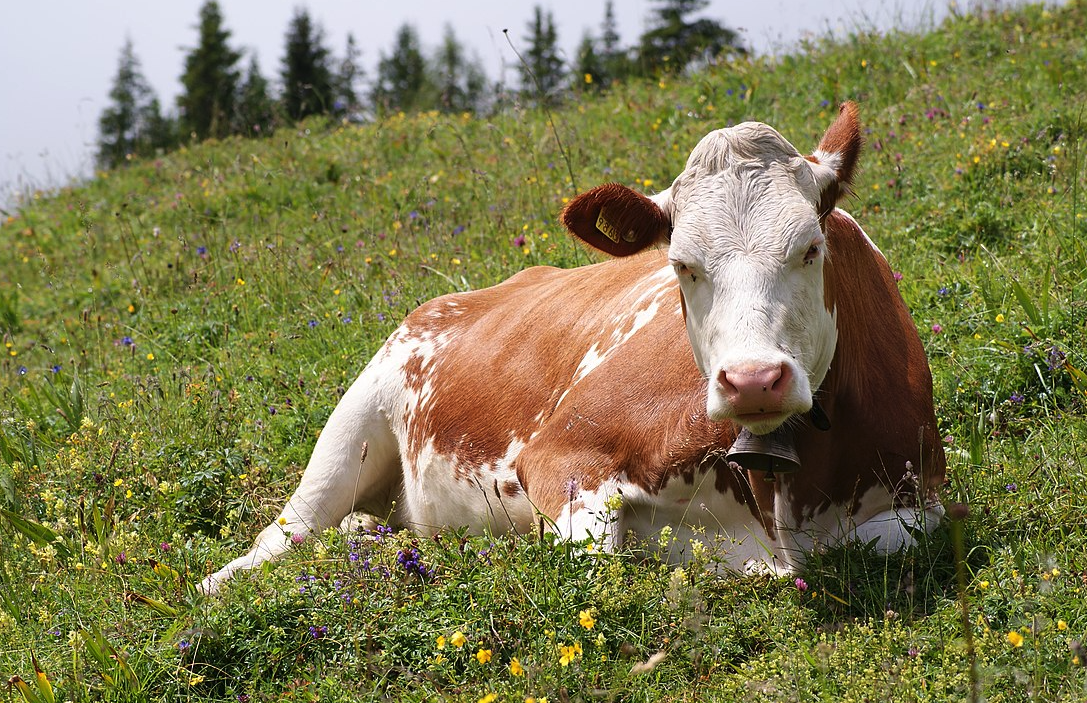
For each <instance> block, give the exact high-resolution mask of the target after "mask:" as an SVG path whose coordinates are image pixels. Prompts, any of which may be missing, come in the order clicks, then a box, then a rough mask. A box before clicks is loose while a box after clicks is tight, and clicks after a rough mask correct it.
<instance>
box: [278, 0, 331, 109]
mask: <svg viewBox="0 0 1087 703" xmlns="http://www.w3.org/2000/svg"><path fill="white" fill-rule="evenodd" d="M324 41H325V39H324V31H323V30H322V29H321V28H320V27H319V26H317V25H315V24H314V23H313V21H312V20H311V19H310V16H309V12H308V11H307V10H305V9H304V8H299V9H296V10H295V12H294V17H293V18H292V19H291V23H290V26H289V27H288V29H287V52H286V54H285V55H284V57H283V68H282V71H281V74H280V75H281V77H282V79H283V108H284V112H286V114H287V117H289V118H290V119H292V120H301V119H303V118H305V117H309V116H310V115H318V114H323V113H329V112H332V109H333V103H334V102H335V88H334V86H333V79H332V70H331V69H330V68H329V61H330V59H329V51H328V48H327V47H326V46H325V44H324Z"/></svg>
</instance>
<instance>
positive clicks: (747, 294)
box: [201, 103, 945, 593]
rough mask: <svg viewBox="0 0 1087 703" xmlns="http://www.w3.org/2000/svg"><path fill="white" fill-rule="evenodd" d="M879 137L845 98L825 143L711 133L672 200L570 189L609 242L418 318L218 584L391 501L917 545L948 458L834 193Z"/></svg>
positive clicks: (609, 531) (709, 534) (425, 515)
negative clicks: (810, 146)
mask: <svg viewBox="0 0 1087 703" xmlns="http://www.w3.org/2000/svg"><path fill="white" fill-rule="evenodd" d="M861 146H862V137H861V128H860V123H859V119H858V109H857V107H856V105H855V104H853V103H844V104H842V105H841V107H840V109H839V112H838V115H837V117H836V119H835V120H834V122H833V124H831V126H830V127H829V128H828V129H827V131H826V133H825V134H824V136H823V138H822V140H821V141H820V143H819V145H818V147H817V148H816V149H815V150H814V151H813V152H812V153H811V154H809V155H807V156H804V155H801V153H800V152H798V151H797V149H796V148H795V147H794V146H793V145H792V144H790V143H789V142H788V141H786V139H785V138H784V137H782V136H781V135H780V134H779V133H778V132H777V131H775V130H774V129H773V128H771V127H769V126H767V125H765V124H762V123H758V122H745V123H742V124H738V125H735V126H733V127H729V128H725V129H718V130H716V131H713V132H710V133H709V134H708V135H706V136H705V137H704V138H703V139H702V140H701V141H700V142H699V143H698V144H697V146H695V148H694V150H693V151H692V152H691V154H690V157H689V158H688V159H687V163H686V167H685V168H684V170H683V172H682V173H680V174H679V176H678V177H676V179H675V181H674V182H673V183H672V185H671V186H670V187H669V188H667V189H666V190H664V191H662V192H660V193H656V194H654V195H651V196H646V195H642V194H640V193H637V192H635V191H634V190H632V189H630V188H627V187H625V186H623V185H619V184H615V183H610V184H605V185H601V186H599V187H596V188H593V189H591V190H589V191H587V192H585V193H583V194H581V195H579V196H578V197H576V198H574V199H573V200H572V201H570V202H569V204H568V205H567V206H566V207H565V209H564V210H563V213H562V220H563V223H564V225H565V226H566V227H567V228H568V229H569V230H570V232H572V234H573V235H575V236H576V237H577V238H579V239H580V240H582V241H583V242H585V243H586V244H588V245H589V246H591V247H593V248H595V249H598V250H600V251H603V252H605V253H607V254H610V255H611V256H612V257H613V258H611V259H609V260H606V261H603V262H601V263H594V264H590V265H586V266H582V267H579V268H574V269H558V268H552V267H543V266H541V267H533V268H529V269H526V270H524V271H521V272H519V273H517V274H516V275H514V276H513V277H512V278H510V279H509V280H507V281H505V282H503V283H500V284H498V285H496V286H494V287H491V288H486V289H483V290H477V291H471V292H466V293H454V294H449V295H444V296H441V297H439V298H436V299H434V300H431V301H429V302H427V303H425V304H423V305H422V306H420V307H419V308H418V309H416V310H415V311H414V312H412V313H411V314H410V315H409V316H408V317H407V318H406V319H405V320H404V322H403V324H401V325H400V327H399V328H398V329H397V330H396V331H395V332H394V333H393V334H392V336H391V337H389V339H388V340H387V341H386V343H385V345H384V346H383V347H382V348H381V349H380V351H379V352H378V353H377V354H376V356H374V358H373V359H372V360H371V361H370V363H369V364H368V365H367V366H366V367H365V369H364V370H363V371H362V373H361V375H359V377H358V379H357V380H356V381H355V382H354V383H353V384H352V385H351V387H350V388H349V389H348V390H347V392H346V393H345V394H344V395H343V397H342V398H341V400H340V401H339V403H338V405H337V406H336V408H335V409H334V411H333V412H332V414H331V416H330V417H329V419H328V422H327V424H326V425H325V427H324V429H323V430H322V432H321V433H320V436H319V437H318V439H317V442H316V445H315V447H314V449H313V453H312V456H311V458H310V460H309V463H308V465H307V467H306V469H305V472H304V473H303V475H302V478H301V481H300V483H299V485H298V488H297V489H296V490H295V492H294V494H293V495H292V496H291V498H290V499H289V500H288V502H287V504H286V506H285V507H284V508H283V510H282V512H281V514H280V515H279V517H278V518H277V519H276V520H275V521H273V522H272V524H271V525H269V526H268V527H267V528H265V529H264V530H263V531H262V532H261V533H260V534H259V535H258V537H257V538H256V542H255V544H254V546H253V548H252V549H251V550H250V551H249V552H248V553H247V554H245V555H244V556H242V557H240V558H238V559H235V560H234V561H232V562H230V563H229V564H227V565H225V566H224V567H223V568H222V569H220V570H219V571H217V572H215V573H213V574H211V575H210V576H208V577H207V578H206V579H205V580H204V582H203V583H202V584H201V586H202V588H203V590H204V591H206V592H209V593H211V592H215V591H216V590H217V589H218V588H219V587H220V586H221V584H223V583H224V582H225V581H226V580H227V579H229V578H231V576H232V575H233V574H234V573H235V572H236V571H238V570H239V569H251V568H253V567H255V566H257V565H259V564H261V563H263V562H265V561H267V560H269V559H273V558H275V557H277V556H279V555H281V554H282V553H284V552H285V551H287V549H288V548H289V546H290V544H291V537H292V536H293V537H295V538H297V536H299V535H305V534H308V533H312V532H320V531H322V530H325V529H327V528H329V527H335V526H338V525H340V524H341V522H343V523H345V524H347V523H350V524H352V525H363V526H370V527H376V525H377V524H378V522H377V520H378V518H381V519H383V520H386V521H387V524H388V525H389V526H390V527H395V528H403V529H408V530H411V531H414V532H415V533H418V534H421V535H428V534H432V533H434V532H436V531H438V530H439V529H441V528H443V527H466V528H467V529H468V530H469V531H470V532H471V533H476V534H480V533H488V532H490V533H493V532H500V531H508V530H513V531H516V532H519V533H526V532H532V531H533V530H537V529H540V527H541V525H543V526H546V527H547V529H550V530H553V531H555V532H557V533H558V535H560V536H561V537H563V538H568V539H572V540H581V539H587V540H591V541H592V543H593V544H594V545H595V547H596V548H599V549H601V550H616V549H618V548H620V547H621V546H622V545H623V544H624V540H626V539H627V538H628V537H629V536H630V535H636V536H639V537H641V538H649V539H646V540H645V542H644V543H647V544H654V543H658V544H659V543H662V541H661V540H660V539H659V537H660V533H661V532H662V531H663V532H664V533H665V534H667V535H670V536H671V539H672V540H673V542H672V544H673V545H691V547H692V548H678V549H676V548H670V549H668V550H667V553H666V554H664V555H663V556H664V557H665V558H668V559H671V560H675V561H680V562H682V561H683V560H685V559H689V558H690V557H689V555H690V554H691V553H693V552H696V551H702V553H705V550H697V549H694V548H693V547H694V546H697V545H693V544H691V541H692V540H693V541H701V542H702V543H703V544H704V545H706V546H710V547H712V548H714V549H716V550H717V551H718V556H717V560H718V562H717V563H718V564H719V568H722V569H725V570H736V571H750V570H752V569H755V570H759V571H765V570H770V571H772V572H774V573H778V574H784V573H790V572H792V571H794V570H795V569H797V568H798V567H799V566H801V565H802V564H803V561H804V559H805V556H806V555H810V554H811V551H812V550H813V549H818V548H822V547H825V546H828V545H834V544H839V543H846V542H850V541H856V542H863V543H874V545H875V548H876V549H878V550H880V551H882V552H885V553H892V552H895V551H898V550H901V549H902V548H904V547H907V546H909V545H912V544H914V543H915V540H917V539H918V538H919V537H920V536H921V535H923V534H924V533H926V532H930V531H931V530H932V529H933V528H934V527H935V526H936V525H937V524H938V523H939V522H940V520H941V518H942V515H943V509H942V507H941V504H940V502H939V496H938V488H939V487H940V485H941V484H942V483H943V481H944V471H945V458H944V453H943V448H942V445H941V441H940V438H939V433H938V429H937V425H936V417H935V412H934V408H933V397H932V378H931V373H930V370H929V366H928V362H927V360H926V357H925V352H924V349H923V348H922V343H921V340H920V337H919V335H918V333H917V329H916V327H915V326H914V324H913V322H912V320H911V317H910V315H909V312H908V310H907V308H906V305H905V304H904V302H903V300H902V298H901V296H900V294H899V292H898V289H897V285H896V282H895V280H894V277H893V274H892V271H891V268H890V267H889V265H888V263H887V261H886V259H885V257H884V256H883V254H882V253H881V252H880V250H879V249H878V248H877V247H876V245H875V244H874V243H873V242H872V240H871V239H869V238H868V236H867V235H866V234H865V232H864V231H863V230H862V229H861V227H860V226H859V225H858V224H857V222H856V221H855V220H854V219H853V218H852V217H851V216H850V215H848V214H847V213H846V212H844V211H843V210H841V209H839V208H838V207H837V204H838V203H839V202H840V201H841V200H842V199H843V198H845V197H846V196H847V195H849V193H850V187H851V184H852V182H853V176H854V171H855V168H856V164H857V160H858V156H859V154H860V151H861ZM777 435H780V437H781V438H780V439H779V440H775V441H774V442H773V443H772V444H778V443H780V444H782V445H783V446H784V448H785V450H786V452H785V453H787V454H792V455H794V456H795V461H794V462H790V461H788V460H786V461H785V462H784V463H781V462H779V463H777V464H775V463H774V462H773V461H772V460H771V461H769V462H764V463H762V464H756V467H755V468H751V467H750V466H748V465H746V464H744V463H740V462H738V461H734V460H733V459H732V458H730V455H729V451H730V449H734V447H733V445H734V443H735V444H736V445H739V444H740V442H739V441H738V439H737V438H738V437H740V438H744V437H746V439H745V440H744V441H746V442H752V441H753V442H755V444H756V446H765V443H764V444H763V445H759V441H760V440H761V439H765V438H766V437H771V436H777ZM761 451H770V450H766V449H756V450H755V453H756V454H758V453H759V452H761ZM795 463H799V467H798V468H797V467H795V466H789V465H790V464H795ZM775 466H778V467H785V468H793V469H795V470H793V471H791V472H788V471H784V470H775ZM767 479H772V480H767ZM360 516H361V517H360ZM373 516H377V517H373ZM665 528H668V529H667V530H665ZM654 537H656V538H657V539H656V541H655V542H654ZM640 543H641V542H640Z"/></svg>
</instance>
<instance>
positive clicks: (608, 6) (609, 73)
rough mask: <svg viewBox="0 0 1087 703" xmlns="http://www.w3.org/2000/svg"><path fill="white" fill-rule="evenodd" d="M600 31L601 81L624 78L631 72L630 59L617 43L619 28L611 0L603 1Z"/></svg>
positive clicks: (604, 82) (605, 82)
mask: <svg viewBox="0 0 1087 703" xmlns="http://www.w3.org/2000/svg"><path fill="white" fill-rule="evenodd" d="M601 32H602V33H601V35H600V63H601V69H600V70H601V83H603V84H604V85H608V84H610V83H613V82H614V81H621V80H623V79H625V78H626V77H627V76H629V75H630V73H631V66H630V59H629V57H628V56H627V52H626V51H625V50H624V49H623V48H622V47H621V46H620V45H619V41H620V39H619V28H618V27H617V25H616V21H615V6H614V3H613V2H612V0H608V1H607V2H606V3H604V22H603V24H602V26H601Z"/></svg>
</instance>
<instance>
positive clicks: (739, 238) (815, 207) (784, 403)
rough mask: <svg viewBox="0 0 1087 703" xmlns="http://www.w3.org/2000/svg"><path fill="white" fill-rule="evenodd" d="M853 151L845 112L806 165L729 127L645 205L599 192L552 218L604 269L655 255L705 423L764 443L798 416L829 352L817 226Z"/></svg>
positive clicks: (853, 134)
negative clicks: (703, 388)
mask: <svg viewBox="0 0 1087 703" xmlns="http://www.w3.org/2000/svg"><path fill="white" fill-rule="evenodd" d="M859 150H860V136H859V126H858V123H857V116H856V107H855V106H854V105H852V104H851V103H846V104H845V105H843V106H842V109H841V113H840V115H839V117H838V120H837V121H836V122H835V123H834V124H833V125H832V126H831V128H830V129H829V130H828V131H827V133H826V135H825V136H824V138H823V140H822V142H821V143H820V145H819V148H818V149H816V151H815V152H814V153H813V154H812V155H810V156H807V157H805V156H802V155H801V154H800V153H799V152H798V151H797V150H796V148H794V147H793V146H792V145H791V144H790V143H789V142H788V141H786V140H785V139H784V138H783V137H782V136H781V135H780V134H778V133H777V132H776V131H774V130H773V129H772V128H770V127H768V126H766V125H764V124H761V123H751V122H748V123H743V124H740V125H737V126H735V127H731V128H728V129H721V130H717V131H715V132H711V133H710V134H708V135H707V136H706V137H704V138H703V139H702V141H701V142H699V144H698V145H697V146H696V147H695V149H694V151H693V152H691V155H690V157H689V158H688V160H687V165H686V168H685V169H684V171H683V173H681V174H680V175H679V176H678V177H677V178H676V179H675V181H674V182H673V183H672V186H671V187H670V188H668V189H667V190H665V191H663V192H661V193H658V194H656V195H654V196H652V197H651V198H646V197H645V196H642V195H639V194H637V193H635V192H634V191H631V190H629V189H627V188H625V187H623V186H619V185H616V184H609V185H606V186H601V187H600V188H596V189H593V190H591V191H589V192H588V193H585V194H583V195H581V196H579V197H578V198H576V199H575V200H574V201H572V202H571V203H570V205H569V206H568V207H567V208H566V210H565V211H564V213H563V221H564V223H565V224H566V225H567V227H568V228H569V229H570V230H571V231H572V232H573V233H574V234H576V235H577V236H578V237H580V238H581V239H583V240H584V241H586V242H587V243H589V244H591V245H592V246H594V247H596V248H599V249H601V250H603V251H606V252H608V253H611V254H613V255H618V256H623V255H627V254H632V253H635V252H637V251H641V250H642V249H645V248H646V247H648V246H652V245H654V244H665V245H667V247H668V261H669V262H670V263H671V265H672V266H673V268H674V269H675V273H676V277H677V278H678V280H679V287H680V292H681V295H682V301H683V310H684V315H685V319H686V325H687V333H688V336H689V337H690V341H691V350H692V352H693V353H694V358H695V362H696V363H697V365H698V367H699V369H700V370H701V371H702V373H703V374H704V375H705V376H706V379H707V384H708V385H707V392H706V412H707V414H708V415H709V417H710V418H711V419H713V420H732V421H734V422H736V423H738V424H740V425H743V426H745V427H748V428H749V429H750V430H751V431H753V432H754V433H756V434H765V433H767V432H770V431H772V430H774V429H776V428H777V427H778V426H779V425H781V424H782V423H783V422H785V420H787V419H788V418H789V417H791V416H793V415H795V414H798V413H803V412H807V411H808V410H809V409H810V408H811V404H812V394H813V392H814V391H815V390H817V389H818V388H819V385H820V384H821V383H822V382H823V378H824V376H825V375H826V373H827V370H828V369H829V367H830V362H831V359H832V358H833V356H834V349H835V343H836V340H837V330H836V327H835V311H834V307H833V304H832V302H830V301H829V300H827V298H826V297H825V290H824V282H823V262H824V261H825V259H826V257H827V256H829V255H831V252H829V251H828V248H827V242H826V240H825V237H824V234H823V227H822V223H823V220H824V218H825V217H826V216H827V214H829V212H830V211H831V210H833V208H834V205H835V203H836V202H837V200H838V198H839V197H840V196H841V195H843V194H844V193H846V192H847V191H848V187H849V183H850V179H851V177H852V172H853V167H854V165H855V163H856V158H857V155H858V153H859Z"/></svg>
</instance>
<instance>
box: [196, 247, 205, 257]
mask: <svg viewBox="0 0 1087 703" xmlns="http://www.w3.org/2000/svg"><path fill="white" fill-rule="evenodd" d="M196 255H197V256H207V255H208V248H207V247H196Z"/></svg>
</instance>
